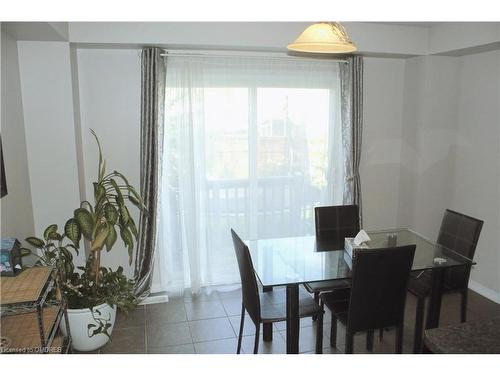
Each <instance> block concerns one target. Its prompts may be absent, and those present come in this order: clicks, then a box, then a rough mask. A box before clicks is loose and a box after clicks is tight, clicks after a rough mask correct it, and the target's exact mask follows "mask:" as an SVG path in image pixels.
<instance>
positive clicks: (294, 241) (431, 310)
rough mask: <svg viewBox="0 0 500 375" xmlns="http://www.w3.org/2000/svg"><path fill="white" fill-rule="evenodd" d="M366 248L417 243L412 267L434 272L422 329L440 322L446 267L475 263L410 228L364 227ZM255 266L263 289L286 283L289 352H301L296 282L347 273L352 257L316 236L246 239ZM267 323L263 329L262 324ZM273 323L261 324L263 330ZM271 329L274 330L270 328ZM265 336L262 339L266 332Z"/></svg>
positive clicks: (344, 276) (339, 245)
mask: <svg viewBox="0 0 500 375" xmlns="http://www.w3.org/2000/svg"><path fill="white" fill-rule="evenodd" d="M367 233H368V235H369V236H370V238H371V241H370V242H369V247H370V248H372V249H374V248H384V247H394V246H404V245H416V250H415V257H414V259H413V266H412V271H425V270H430V271H431V272H432V278H431V280H432V289H431V291H432V292H431V296H430V301H429V304H428V309H427V320H426V328H428V329H429V328H436V327H437V326H438V325H439V315H440V310H441V297H442V291H443V283H444V275H445V270H446V269H448V268H451V267H460V266H462V267H463V266H466V265H469V266H470V265H473V264H474V263H473V262H472V261H471V260H470V259H468V258H465V257H463V256H462V255H460V254H458V253H456V252H454V251H452V250H450V249H448V248H446V247H443V246H441V245H439V244H436V243H435V242H433V241H430V240H428V239H426V238H424V237H423V236H421V235H419V234H418V233H416V232H414V231H412V230H410V229H388V230H379V231H367ZM246 243H247V245H248V247H249V249H250V254H251V257H252V261H253V266H254V271H255V274H256V275H257V278H258V279H259V281H260V283H261V284H262V287H263V289H264V290H270V289H272V288H273V287H278V286H285V287H286V313H287V319H286V343H287V345H286V346H287V353H298V351H299V325H300V323H299V286H300V285H301V284H305V283H311V282H316V281H329V280H342V279H350V278H351V264H350V258H349V256H348V255H347V254H346V252H345V251H344V241H342V242H319V241H317V240H316V237H314V236H301V237H285V238H267V239H259V240H248V241H246ZM266 328H267V329H266ZM269 329H271V330H272V327H264V333H265V332H266V331H268V332H269ZM271 332H272V331H271ZM264 339H266V338H265V337H264Z"/></svg>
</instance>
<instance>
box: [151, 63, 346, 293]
mask: <svg viewBox="0 0 500 375" xmlns="http://www.w3.org/2000/svg"><path fill="white" fill-rule="evenodd" d="M339 64H340V63H339V62H333V61H328V60H305V59H304V60H300V59H297V60H292V59H277V58H261V57H258V58H257V57H236V56H235V57H229V58H223V57H212V56H207V57H198V56H197V57H180V56H178V57H175V56H174V57H169V58H168V60H167V79H166V81H167V82H166V99H165V131H164V134H165V139H164V163H163V165H164V171H163V183H162V192H161V203H160V204H161V218H160V221H161V225H160V227H159V233H160V238H159V249H158V250H159V258H158V266H159V271H160V275H161V279H162V284H163V287H164V288H165V289H166V290H167V291H169V292H179V291H182V290H183V289H184V288H186V287H190V288H191V290H192V291H193V292H197V291H198V290H199V288H200V287H201V286H210V285H221V284H230V283H235V282H239V275H238V268H237V264H236V258H235V255H234V250H233V247H232V242H231V235H230V228H234V229H235V230H236V232H237V233H238V234H239V235H240V236H242V238H244V239H255V238H266V237H286V236H295V235H302V234H313V233H314V216H313V207H314V206H317V205H326V204H341V203H342V197H343V186H344V184H343V180H344V176H343V173H344V172H343V162H342V161H343V155H342V152H343V151H342V142H341V126H340V83H339V66H338V65H339Z"/></svg>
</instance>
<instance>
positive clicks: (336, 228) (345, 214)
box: [304, 205, 359, 318]
mask: <svg viewBox="0 0 500 375" xmlns="http://www.w3.org/2000/svg"><path fill="white" fill-rule="evenodd" d="M314 221H315V224H316V241H318V243H321V242H324V243H328V244H330V245H333V247H334V248H338V249H343V248H344V240H345V238H346V237H355V236H356V234H358V232H359V209H358V206H357V205H346V206H324V207H315V208H314ZM304 287H305V288H306V290H307V291H308V292H309V293H313V294H314V300H315V301H316V302H318V295H319V293H320V292H325V291H332V290H338V289H348V288H349V287H350V280H333V281H318V282H314V283H307V284H304ZM313 318H314V317H313Z"/></svg>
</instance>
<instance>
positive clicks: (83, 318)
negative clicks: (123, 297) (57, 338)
mask: <svg viewBox="0 0 500 375" xmlns="http://www.w3.org/2000/svg"><path fill="white" fill-rule="evenodd" d="M115 319H116V306H110V305H108V304H106V303H103V304H102V305H99V306H95V307H94V308H92V311H91V310H90V309H68V320H69V329H70V331H71V339H72V347H73V349H75V350H78V351H81V352H88V351H91V350H96V349H99V348H100V347H101V346H103V345H105V344H106V343H107V342H108V341H109V338H108V336H106V335H105V334H104V333H97V334H94V335H92V333H93V331H94V330H95V329H96V328H98V327H99V324H100V323H102V324H106V323H110V324H111V326H110V327H109V328H108V330H107V331H108V333H109V334H110V335H111V332H113V327H114V325H115ZM90 324H93V325H94V326H93V327H90V328H89V325H90ZM61 331H62V333H63V335H64V336H66V335H67V334H66V322H65V319H64V316H63V319H62V320H61Z"/></svg>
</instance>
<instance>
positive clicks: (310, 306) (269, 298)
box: [259, 288, 323, 323]
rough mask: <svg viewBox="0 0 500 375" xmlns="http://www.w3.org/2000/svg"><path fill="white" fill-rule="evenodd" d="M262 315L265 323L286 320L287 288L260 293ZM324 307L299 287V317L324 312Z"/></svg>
mask: <svg viewBox="0 0 500 375" xmlns="http://www.w3.org/2000/svg"><path fill="white" fill-rule="evenodd" d="M259 298H260V310H261V317H262V321H263V322H264V323H272V322H281V321H284V320H286V289H278V290H275V291H271V292H265V293H259ZM322 313H323V309H322V308H321V306H319V305H318V304H317V303H316V302H315V301H314V299H313V298H312V297H311V296H310V295H309V294H308V293H306V292H305V291H303V290H302V289H300V288H299V317H301V318H303V317H307V316H312V315H316V314H322Z"/></svg>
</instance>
